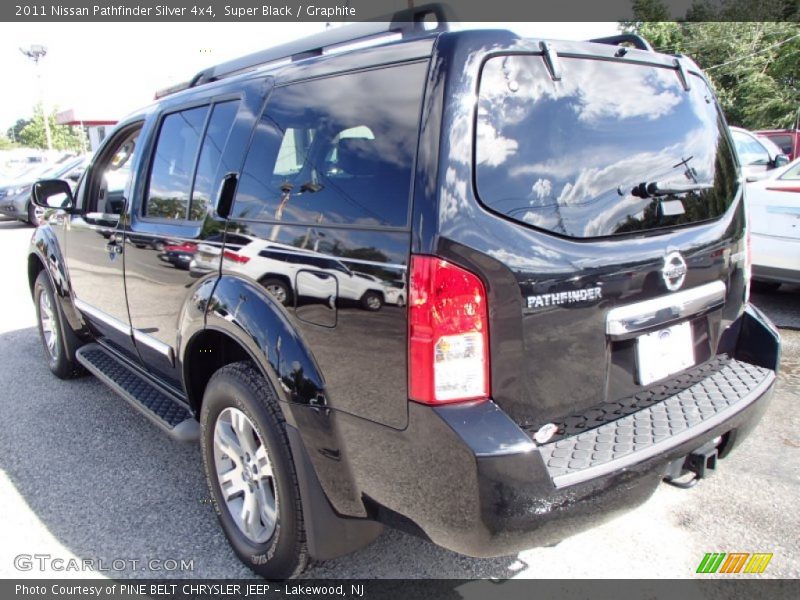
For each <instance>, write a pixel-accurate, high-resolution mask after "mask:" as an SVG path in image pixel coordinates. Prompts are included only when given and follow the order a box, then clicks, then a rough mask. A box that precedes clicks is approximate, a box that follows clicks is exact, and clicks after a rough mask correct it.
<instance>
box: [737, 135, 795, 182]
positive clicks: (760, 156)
mask: <svg viewBox="0 0 800 600" xmlns="http://www.w3.org/2000/svg"><path fill="white" fill-rule="evenodd" d="M730 130H731V137H732V138H733V144H734V146H735V147H736V153H737V154H738V155H739V162H740V163H741V164H742V172H743V173H744V175H745V177H746V178H747V181H758V180H759V179H762V178H763V177H766V176H767V175H768V174H769V173H770V171H772V170H773V169H780V168H781V167H783V166H786V164H787V163H788V162H789V157H788V156H786V155H785V154H784V153H783V151H782V150H781V149H780V148H779V147H778V146H777V145H776V144H775V142H773V141H772V140H770V139H768V138H765V137H761V136H758V135H756V134H755V133H753V132H752V131H748V130H747V129H742V128H741V127H731V128H730Z"/></svg>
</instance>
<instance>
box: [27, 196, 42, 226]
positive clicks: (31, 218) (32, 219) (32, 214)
mask: <svg viewBox="0 0 800 600" xmlns="http://www.w3.org/2000/svg"><path fill="white" fill-rule="evenodd" d="M28 223H30V224H31V225H33V226H34V227H38V225H39V220H38V219H37V218H36V206H34V204H33V202H29V203H28Z"/></svg>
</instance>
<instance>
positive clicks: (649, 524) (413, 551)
mask: <svg viewBox="0 0 800 600" xmlns="http://www.w3.org/2000/svg"><path fill="white" fill-rule="evenodd" d="M31 233H32V229H30V228H29V227H26V226H23V225H21V224H16V223H12V222H0V257H2V259H0V298H2V299H0V307H2V310H0V382H1V383H0V423H2V430H1V431H2V433H0V577H2V578H18V577H37V578H39V577H87V576H106V577H204V578H229V577H250V576H252V574H251V573H250V572H249V571H248V570H247V569H246V568H245V567H243V566H242V565H241V564H240V563H239V561H238V560H237V559H236V557H235V556H234V554H233V552H232V551H231V550H230V549H229V547H228V544H227V542H226V540H225V538H224V536H223V534H222V531H221V529H220V528H219V526H218V525H217V521H216V517H215V515H214V512H213V510H212V508H211V505H210V504H209V500H208V492H207V489H206V487H205V481H204V478H203V474H202V464H201V458H200V453H199V449H198V447H197V446H195V445H182V444H179V443H177V442H173V441H172V440H171V439H169V438H168V437H166V436H165V435H164V434H162V433H161V432H160V430H158V429H157V428H156V427H154V426H153V425H151V424H150V423H149V422H148V421H147V420H145V419H143V418H142V417H141V416H139V414H138V413H137V412H136V411H135V410H134V409H133V408H131V407H129V406H128V405H127V404H126V403H125V402H124V401H123V400H122V399H120V398H118V397H115V395H114V394H113V393H112V392H110V391H109V390H108V389H107V388H105V387H104V386H103V385H102V384H101V383H100V382H98V381H97V380H95V379H94V378H92V377H88V376H87V377H83V378H80V379H77V380H73V381H69V382H62V381H59V380H58V379H56V378H55V377H53V376H52V375H51V374H50V372H49V371H48V369H47V367H46V365H45V362H44V357H43V349H42V346H41V344H40V342H39V339H38V335H37V331H36V328H35V316H34V310H33V304H32V302H31V299H30V292H29V290H28V284H27V277H26V266H25V265H26V253H27V244H28V241H29V239H30V236H31ZM753 300H754V302H755V303H756V304H757V305H759V306H761V307H762V308H764V309H765V310H766V311H767V313H768V314H770V315H772V316H773V318H774V320H775V321H776V322H777V323H778V324H779V325H780V326H781V328H782V329H781V333H782V336H783V370H782V373H781V374H780V380H779V384H778V388H777V391H776V394H775V396H774V398H773V400H772V404H771V405H770V407H769V409H768V411H767V414H766V416H765V418H764V419H763V421H762V422H761V423H760V425H759V426H758V428H757V429H756V430H755V431H754V433H753V434H752V435H751V436H750V437H749V438H748V439H747V440H746V441H745V442H744V443H743V444H742V445H741V446H740V448H739V449H738V450H737V451H736V452H734V453H733V454H732V455H731V456H730V457H729V458H726V459H725V460H724V461H721V466H720V469H719V472H718V473H717V474H715V475H714V476H713V477H711V478H709V479H706V480H703V481H702V482H700V484H699V485H697V486H696V487H694V488H692V489H690V490H678V489H675V488H672V487H669V486H667V485H662V486H660V487H659V489H658V490H657V491H656V493H655V494H654V496H653V497H652V498H651V499H650V500H649V501H647V502H646V503H645V504H644V505H642V506H641V507H639V508H638V509H636V510H633V511H631V512H629V513H626V514H624V515H622V516H620V517H618V518H616V519H614V520H612V521H610V522H607V523H605V524H603V525H600V526H598V527H597V528H595V529H592V530H589V531H586V532H584V533H582V534H579V535H576V536H574V537H572V538H569V539H566V540H564V541H562V542H561V543H559V544H557V545H555V546H552V547H547V548H535V549H531V550H527V551H525V552H522V553H520V554H519V555H516V556H509V557H502V558H496V559H489V560H486V559H473V558H468V557H465V556H461V555H458V554H455V553H453V552H449V551H447V550H444V549H442V548H438V547H437V546H434V545H433V544H431V543H428V542H426V541H423V540H420V539H417V538H415V537H412V536H409V535H406V534H403V533H400V532H397V531H391V530H387V531H386V532H385V533H384V534H383V535H381V536H380V537H379V538H378V539H377V540H376V541H375V542H374V543H372V544H371V545H370V546H369V547H367V548H364V549H363V550H361V551H359V552H357V553H355V554H352V555H349V556H346V557H343V558H340V559H337V560H333V561H328V562H324V563H319V564H316V565H313V566H312V567H311V568H310V569H309V570H308V571H307V573H306V576H307V577H315V578H317V577H337V578H362V577H364V578H366V577H379V578H422V577H449V578H476V577H480V578H487V577H491V578H508V577H525V578H607V577H616V578H633V577H636V578H687V577H696V576H697V575H696V574H695V570H696V569H697V566H698V564H699V563H700V561H701V559H702V558H703V556H704V554H705V553H707V552H765V553H772V554H773V558H772V560H771V562H770V563H769V565H768V568H767V570H766V571H765V573H764V574H763V575H759V576H758V577H784V578H796V577H798V576H800V511H798V509H797V502H798V498H800V468H798V467H799V466H800V434H799V433H798V431H800V411H798V410H797V407H798V405H800V331H798V328H800V288H797V287H795V288H789V289H782V290H780V291H778V292H776V293H774V294H769V295H756V296H754V298H753ZM389 476H390V474H389ZM34 555H38V556H39V557H40V558H35V556H34ZM42 557H44V558H42ZM70 561H74V562H70ZM83 561H92V565H93V567H94V571H91V570H88V571H87V570H83V569H85V568H86V565H87V564H88V563H86V562H83ZM181 562H183V563H184V564H183V565H181ZM71 567H75V569H72V568H71ZM705 577H708V576H705Z"/></svg>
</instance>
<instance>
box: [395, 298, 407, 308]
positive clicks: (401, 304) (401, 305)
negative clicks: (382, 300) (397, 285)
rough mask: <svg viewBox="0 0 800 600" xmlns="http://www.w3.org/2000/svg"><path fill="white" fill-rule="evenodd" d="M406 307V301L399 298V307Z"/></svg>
mask: <svg viewBox="0 0 800 600" xmlns="http://www.w3.org/2000/svg"><path fill="white" fill-rule="evenodd" d="M405 305H406V299H405V298H403V297H402V296H398V297H397V306H400V307H403V306H405Z"/></svg>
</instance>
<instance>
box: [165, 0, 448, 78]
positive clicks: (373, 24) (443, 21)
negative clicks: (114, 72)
mask: <svg viewBox="0 0 800 600" xmlns="http://www.w3.org/2000/svg"><path fill="white" fill-rule="evenodd" d="M431 17H433V18H434V19H435V21H434V20H429V19H430V18H431ZM450 20H453V19H452V9H451V8H450V7H449V6H448V5H446V4H438V3H432V4H424V5H422V6H417V7H414V8H407V9H404V10H400V11H397V12H395V13H393V14H391V15H386V16H385V17H378V18H376V19H374V20H371V21H364V22H358V23H353V24H351V25H346V26H344V27H337V28H334V29H329V30H327V31H324V32H322V33H318V34H316V35H311V36H308V37H305V38H301V39H299V40H295V41H293V42H288V43H286V44H281V45H280V46H275V47H273V48H267V49H266V50H262V51H260V52H254V53H253V54H248V55H247V56H242V57H241V58H236V59H234V60H231V61H228V62H224V63H221V64H219V65H216V66H213V67H210V68H208V69H205V70H203V71H200V72H199V73H197V74H196V75H195V76H194V77H193V78H192V79H191V80H190V81H189V82H188V83H187V85H186V88H190V87H195V86H198V85H202V84H204V83H209V82H211V81H217V80H218V79H222V78H224V77H229V76H231V75H236V74H239V73H243V72H246V71H249V70H252V69H255V68H256V67H259V66H261V65H265V64H268V63H272V62H278V61H282V60H291V61H292V62H295V61H298V60H303V59H305V58H311V57H313V56H320V55H321V54H322V51H323V49H325V48H330V47H332V46H339V45H342V44H349V43H354V42H362V41H368V40H369V39H370V38H376V37H379V36H384V35H391V34H397V33H399V34H401V35H402V36H403V39H410V38H414V37H421V36H426V35H433V34H436V33H440V32H442V31H447V29H448V27H447V22H448V21H450ZM427 23H430V24H431V25H433V26H432V27H431V28H430V29H428V28H427V26H426V25H427ZM173 87H176V86H173ZM186 88H183V89H186Z"/></svg>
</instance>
